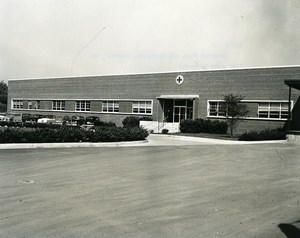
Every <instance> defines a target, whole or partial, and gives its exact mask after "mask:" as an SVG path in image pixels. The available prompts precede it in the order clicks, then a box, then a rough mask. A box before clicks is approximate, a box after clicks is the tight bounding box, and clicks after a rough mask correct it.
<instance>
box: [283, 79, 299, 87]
mask: <svg viewBox="0 0 300 238" xmlns="http://www.w3.org/2000/svg"><path fill="white" fill-rule="evenodd" d="M284 83H285V84H286V85H288V86H290V87H292V88H295V89H298V90H300V79H287V80H284Z"/></svg>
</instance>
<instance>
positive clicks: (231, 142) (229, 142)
mask: <svg viewBox="0 0 300 238" xmlns="http://www.w3.org/2000/svg"><path fill="white" fill-rule="evenodd" d="M158 136H165V137H170V138H174V139H179V140H183V141H194V142H206V143H209V144H224V145H249V144H274V143H276V144H278V143H287V142H288V140H287V139H286V140H261V141H239V140H222V139H213V138H204V137H193V136H178V135H167V134H165V135H158Z"/></svg>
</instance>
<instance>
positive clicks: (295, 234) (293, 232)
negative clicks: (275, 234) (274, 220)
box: [278, 220, 300, 238]
mask: <svg viewBox="0 0 300 238" xmlns="http://www.w3.org/2000/svg"><path fill="white" fill-rule="evenodd" d="M295 223H300V220H299V221H295V222H292V223H290V224H286V223H281V224H279V225H278V227H279V229H280V230H281V231H282V232H283V233H284V234H285V236H286V237H287V238H299V237H300V229H299V228H298V227H296V226H295V225H293V224H295Z"/></svg>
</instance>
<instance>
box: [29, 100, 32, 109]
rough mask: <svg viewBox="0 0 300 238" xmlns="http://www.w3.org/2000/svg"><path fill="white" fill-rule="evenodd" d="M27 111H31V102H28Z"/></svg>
mask: <svg viewBox="0 0 300 238" xmlns="http://www.w3.org/2000/svg"><path fill="white" fill-rule="evenodd" d="M28 109H32V102H31V101H28Z"/></svg>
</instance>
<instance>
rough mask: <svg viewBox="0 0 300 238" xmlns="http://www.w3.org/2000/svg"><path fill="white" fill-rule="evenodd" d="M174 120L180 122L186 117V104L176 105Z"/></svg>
mask: <svg viewBox="0 0 300 238" xmlns="http://www.w3.org/2000/svg"><path fill="white" fill-rule="evenodd" d="M173 118H174V121H173V122H180V121H181V120H183V119H186V106H174V117H173Z"/></svg>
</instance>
